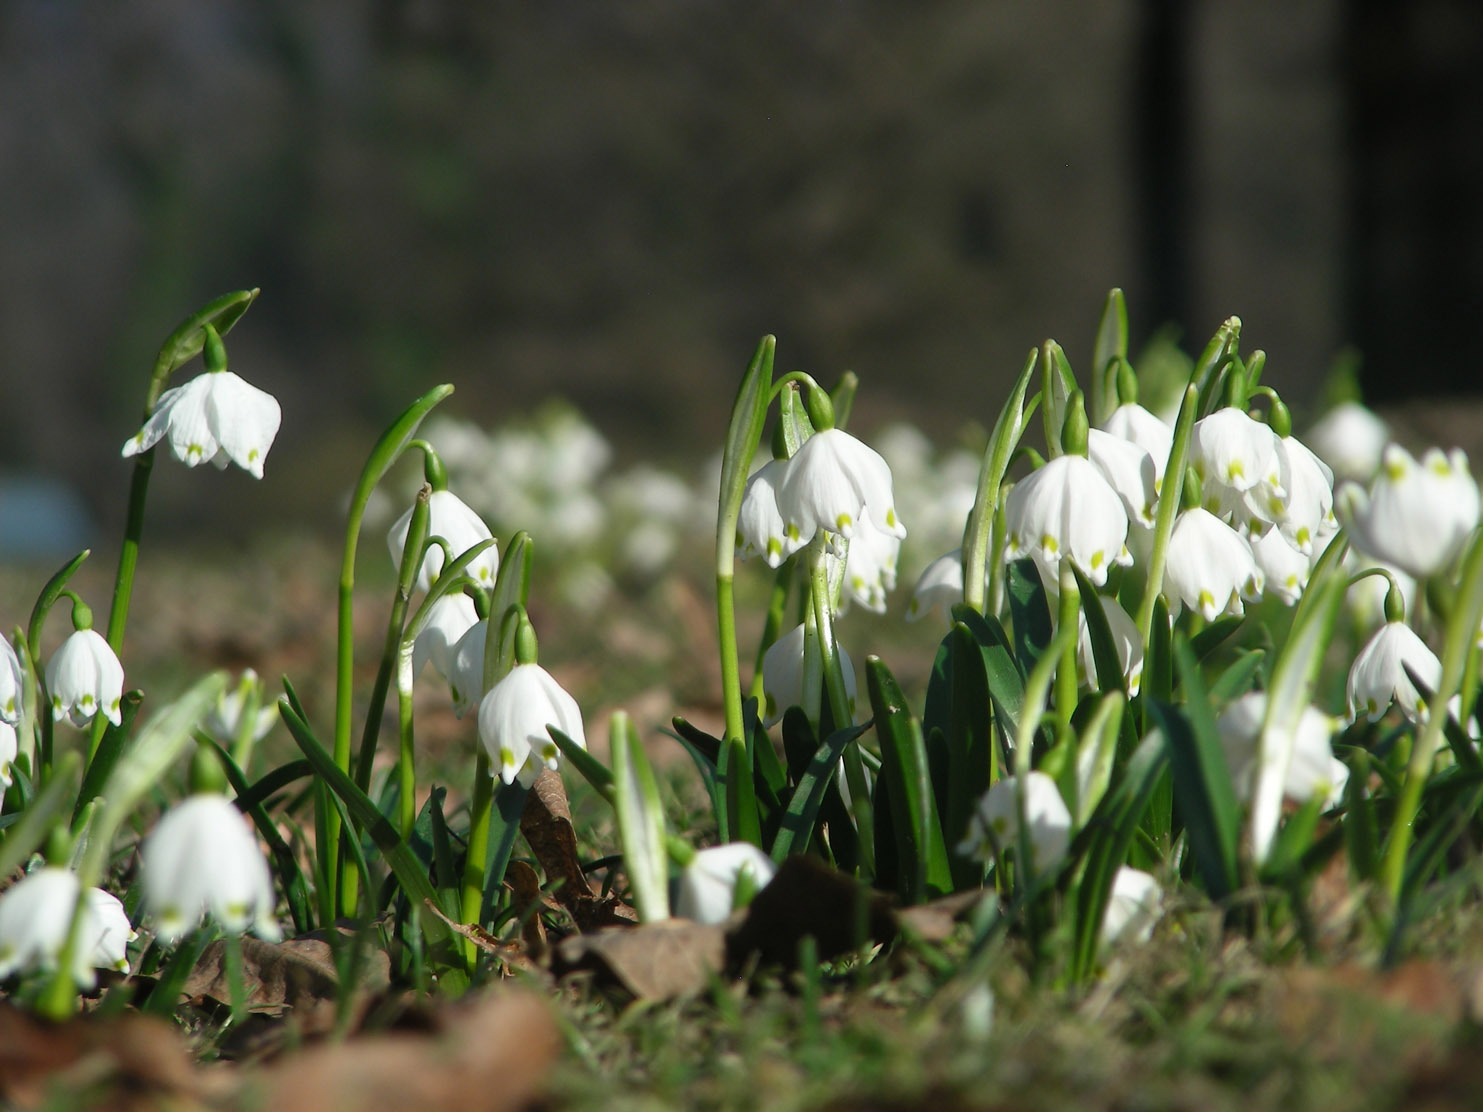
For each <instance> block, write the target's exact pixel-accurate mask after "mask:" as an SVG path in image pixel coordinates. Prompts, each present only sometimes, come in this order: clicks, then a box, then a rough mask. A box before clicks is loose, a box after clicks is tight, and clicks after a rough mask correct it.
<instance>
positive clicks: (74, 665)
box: [46, 629, 124, 727]
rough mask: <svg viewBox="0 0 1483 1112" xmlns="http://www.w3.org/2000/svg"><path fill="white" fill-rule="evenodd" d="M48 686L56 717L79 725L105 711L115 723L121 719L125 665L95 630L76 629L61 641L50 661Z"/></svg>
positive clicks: (104, 714)
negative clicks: (67, 719)
mask: <svg viewBox="0 0 1483 1112" xmlns="http://www.w3.org/2000/svg"><path fill="white" fill-rule="evenodd" d="M46 687H47V690H48V691H50V692H51V708H52V717H53V718H54V719H60V718H62V717H67V718H70V719H71V720H72V724H73V725H74V726H79V727H80V726H84V725H86V724H87V723H88V722H89V721H90V720H91V719H92V717H93V716H94V715H95V714H97V713H98V712H99V711H102V713H103V717H105V718H107V719H108V720H109V721H110V722H112V723H113V724H114V725H115V726H117V725H118V724H119V722H120V721H121V713H120V711H119V702H120V700H121V699H122V698H123V693H124V666H123V665H122V664H120V663H119V662H118V657H117V656H115V655H114V652H113V650H112V649H111V648H109V646H108V642H107V641H105V640H104V639H103V637H102V635H101V634H99V633H98V632H97V631H96V630H92V629H79V630H74V631H73V633H72V635H71V636H70V637H68V638H67V640H65V641H63V642H62V647H61V648H59V649H58V650H57V651H56V652H55V653H53V654H52V658H51V660H49V661H47V665H46Z"/></svg>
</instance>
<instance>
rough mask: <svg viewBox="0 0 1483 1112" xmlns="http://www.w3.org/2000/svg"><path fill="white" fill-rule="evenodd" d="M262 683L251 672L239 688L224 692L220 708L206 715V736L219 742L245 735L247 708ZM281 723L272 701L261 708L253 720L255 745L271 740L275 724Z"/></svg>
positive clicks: (249, 669) (240, 683)
mask: <svg viewBox="0 0 1483 1112" xmlns="http://www.w3.org/2000/svg"><path fill="white" fill-rule="evenodd" d="M260 688H261V681H259V679H258V675H257V673H256V672H254V671H253V670H252V669H251V668H248V669H246V670H244V671H243V673H242V677H241V679H239V680H238V681H237V685H236V686H235V687H233V688H231V689H229V690H227V691H223V692H222V693H221V695H219V696H218V697H217V700H216V705H215V706H214V707H212V708H211V711H210V713H208V714H207V715H206V721H205V723H204V725H205V728H206V732H207V733H208V734H210V735H211V736H212V737H214V738H217V739H218V740H224V741H234V740H236V739H237V737H238V736H239V735H241V733H242V731H243V729H244V727H246V725H247V724H246V723H245V721H244V720H243V716H244V715H245V714H246V713H247V705H248V703H249V702H251V701H252V696H253V695H254V694H256V693H257V692H258V691H260ZM277 721H278V706H277V704H276V703H274V702H273V701H272V700H271V699H270V700H268V705H267V706H262V705H259V707H258V710H257V713H256V714H255V715H254V716H253V719H252V725H251V727H249V728H248V729H249V732H250V734H251V737H252V740H253V741H261V740H262V739H263V738H264V737H266V736H267V734H268V731H269V730H271V729H272V728H273V726H274V724H275V723H276V722H277Z"/></svg>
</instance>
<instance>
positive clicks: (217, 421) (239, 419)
mask: <svg viewBox="0 0 1483 1112" xmlns="http://www.w3.org/2000/svg"><path fill="white" fill-rule="evenodd" d="M204 377H206V378H208V379H209V380H211V381H210V384H209V385H210V389H209V391H208V393H207V397H206V406H205V408H206V416H207V419H208V421H209V422H210V425H211V428H212V430H213V431H214V433H215V435H216V440H217V442H218V443H219V444H220V445H221V450H222V451H223V452H225V453H226V455H227V456H228V457H230V459H231V460H232V462H233V463H235V464H236V465H237V466H238V467H240V468H242V470H244V471H246V472H248V473H249V474H251V475H252V476H253V477H255V478H258V479H261V478H262V477H263V461H264V460H266V459H267V457H268V449H270V448H271V447H272V446H273V438H274V437H275V436H277V435H278V425H279V422H280V421H281V420H282V417H283V413H282V410H281V409H280V408H279V405H278V399H276V398H275V397H273V395H272V394H269V393H267V392H266V391H264V390H259V389H258V388H257V387H256V386H253V385H251V384H249V383H247V382H245V381H243V380H242V379H241V378H239V377H238V376H237V375H235V374H233V373H232V372H231V371H219V372H216V373H214V374H208V375H207V376H204Z"/></svg>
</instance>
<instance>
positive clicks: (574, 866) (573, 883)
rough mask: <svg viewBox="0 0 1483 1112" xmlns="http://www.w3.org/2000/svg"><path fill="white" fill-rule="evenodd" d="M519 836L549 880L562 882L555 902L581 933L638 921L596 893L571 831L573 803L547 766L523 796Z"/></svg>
mask: <svg viewBox="0 0 1483 1112" xmlns="http://www.w3.org/2000/svg"><path fill="white" fill-rule="evenodd" d="M520 833H522V834H524V835H525V840H526V841H527V842H528V843H530V848H531V852H533V853H534V854H535V856H536V860H537V861H539V862H540V863H541V868H542V869H544V870H545V871H546V878H547V880H550V881H555V882H558V883H557V886H556V890H555V898H556V900H557V902H559V903H560V904H561V906H562V907H564V908H566V910H567V912H568V914H570V915H571V917H572V919H573V920H574V921H575V922H576V924H577V928H578V929H579V930H584V931H590V930H596V929H598V928H599V927H606V926H612V925H614V924H617V923H623V922H630V923H631V922H635V921H636V920H637V918H638V917H637V916H636V915H635V914H634V912H633V909H632V908H630V907H628V906H627V905H626V904H623V903H620V902H619V901H618V900H616V899H614V898H611V897H603V896H597V895H594V894H593V892H592V886H591V884H589V883H588V881H587V874H586V873H584V872H583V871H582V861H581V858H579V857H578V856H577V832H576V830H575V829H573V827H572V810H571V805H570V804H569V803H568V802H567V798H566V786H565V785H564V784H563V783H562V782H561V776H560V775H559V774H557V773H555V772H552V771H551V770H550V769H549V768H547V769H542V770H541V774H540V775H539V776H538V777H536V782H535V783H534V784H533V785H531V790H530V794H529V795H527V796H526V797H525V810H524V811H523V812H522V813H521V815H520Z"/></svg>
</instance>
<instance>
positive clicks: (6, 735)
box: [0, 719, 20, 802]
mask: <svg viewBox="0 0 1483 1112" xmlns="http://www.w3.org/2000/svg"><path fill="white" fill-rule="evenodd" d="M19 752H20V739H19V738H17V736H16V732H15V727H14V726H12V725H11V724H10V723H9V722H6V721H5V720H4V719H0V785H3V786H4V787H7V788H8V787H10V785H11V784H12V783H13V782H14V780H15V773H14V772H13V770H12V766H13V765H14V764H15V758H16V755H17V754H18V753H19ZM4 798H5V793H4V792H3V791H0V802H4Z"/></svg>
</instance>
